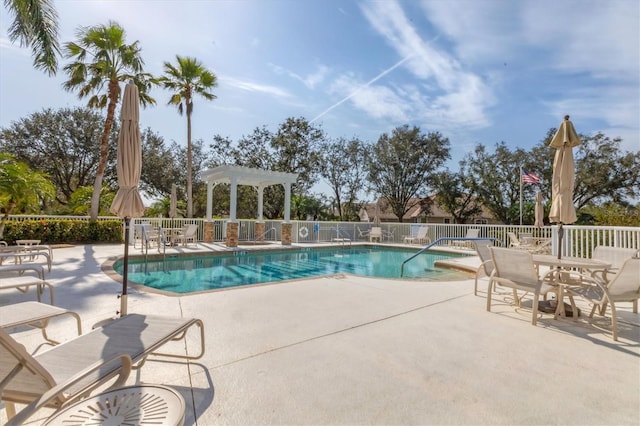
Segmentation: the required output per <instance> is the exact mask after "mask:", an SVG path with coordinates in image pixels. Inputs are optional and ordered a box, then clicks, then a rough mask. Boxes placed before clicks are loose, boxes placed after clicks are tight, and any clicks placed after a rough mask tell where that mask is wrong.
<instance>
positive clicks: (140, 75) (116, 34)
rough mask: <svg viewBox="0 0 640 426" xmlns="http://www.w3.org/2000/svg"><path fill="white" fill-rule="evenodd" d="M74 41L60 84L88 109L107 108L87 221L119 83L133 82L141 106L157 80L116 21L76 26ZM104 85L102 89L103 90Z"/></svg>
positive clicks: (95, 204) (95, 200)
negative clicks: (147, 69) (65, 78)
mask: <svg viewBox="0 0 640 426" xmlns="http://www.w3.org/2000/svg"><path fill="white" fill-rule="evenodd" d="M77 37H78V40H77V41H76V42H69V43H66V44H65V46H64V50H65V57H66V58H68V59H71V60H72V62H70V63H69V64H68V65H66V66H65V67H64V70H65V72H66V73H67V74H68V75H69V79H68V80H67V81H66V82H65V83H64V84H63V87H64V88H65V90H67V91H75V90H77V91H78V97H79V98H80V99H82V98H84V97H87V96H89V102H88V104H87V105H88V106H89V107H90V108H98V109H102V108H105V107H106V108H107V117H106V120H105V122H104V130H103V132H102V137H101V140H100V162H99V163H98V170H97V172H96V180H95V183H94V185H93V195H92V197H91V208H90V209H89V215H90V217H91V220H96V219H97V218H98V212H99V210H100V192H101V190H102V179H103V177H104V169H105V167H106V164H107V157H108V154H109V134H110V132H111V127H112V126H113V120H114V116H115V111H116V105H117V104H118V102H119V100H120V91H121V89H120V82H121V81H128V80H131V81H133V82H134V83H135V84H136V86H138V90H139V92H140V103H141V104H142V106H147V105H148V104H152V105H154V104H155V103H156V101H155V100H154V99H153V98H152V97H150V96H149V94H148V93H149V91H150V89H151V87H152V86H153V85H155V84H157V81H156V80H155V79H154V78H153V77H151V75H150V74H148V73H144V72H143V66H144V62H143V61H142V58H141V56H140V52H141V49H140V47H139V46H138V42H137V41H135V42H133V43H131V44H125V31H124V29H123V28H122V27H121V26H120V25H118V24H117V23H116V22H112V21H110V22H109V24H108V25H97V26H94V27H80V28H79V29H78V31H77ZM105 84H106V92H105V91H103V89H104V86H105Z"/></svg>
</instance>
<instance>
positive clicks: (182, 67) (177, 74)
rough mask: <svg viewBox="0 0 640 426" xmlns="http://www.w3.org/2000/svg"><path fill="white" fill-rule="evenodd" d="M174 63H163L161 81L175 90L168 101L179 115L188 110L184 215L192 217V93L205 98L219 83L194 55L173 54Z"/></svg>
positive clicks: (210, 98) (209, 97)
mask: <svg viewBox="0 0 640 426" xmlns="http://www.w3.org/2000/svg"><path fill="white" fill-rule="evenodd" d="M176 60H177V61H178V64H177V66H174V65H172V64H170V63H169V62H165V63H164V76H163V77H161V78H160V79H159V80H160V83H161V84H162V85H163V86H164V88H165V89H169V90H172V91H174V93H173V95H171V99H169V102H168V105H176V106H177V107H178V112H179V113H180V115H182V114H183V113H184V112H185V110H186V113H187V217H193V189H192V188H193V183H192V178H193V176H192V168H193V165H192V162H193V160H192V158H191V113H192V112H193V95H195V94H198V95H200V96H202V97H203V98H205V99H206V100H209V101H210V100H213V99H215V98H216V96H214V95H213V94H212V93H209V92H208V91H207V90H208V89H211V88H213V87H216V86H217V85H218V82H217V78H216V76H215V74H213V73H212V72H210V71H208V70H207V69H206V68H205V67H204V65H202V63H201V62H200V61H198V60H197V59H196V58H189V57H181V56H179V55H176Z"/></svg>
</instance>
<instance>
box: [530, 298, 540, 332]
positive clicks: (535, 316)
mask: <svg viewBox="0 0 640 426" xmlns="http://www.w3.org/2000/svg"><path fill="white" fill-rule="evenodd" d="M539 300H540V291H539V290H536V292H535V293H534V295H533V306H531V310H532V311H533V313H532V314H531V325H536V324H537V322H538V302H539Z"/></svg>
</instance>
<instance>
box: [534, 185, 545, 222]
mask: <svg viewBox="0 0 640 426" xmlns="http://www.w3.org/2000/svg"><path fill="white" fill-rule="evenodd" d="M534 217H535V222H534V223H533V226H535V227H536V228H542V226H543V225H544V206H543V205H542V192H540V191H538V192H536V206H535V209H534Z"/></svg>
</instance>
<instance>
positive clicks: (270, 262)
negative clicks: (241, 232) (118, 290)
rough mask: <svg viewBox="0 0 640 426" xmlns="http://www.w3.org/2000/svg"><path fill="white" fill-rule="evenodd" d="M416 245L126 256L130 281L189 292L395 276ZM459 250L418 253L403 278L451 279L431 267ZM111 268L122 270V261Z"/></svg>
mask: <svg viewBox="0 0 640 426" xmlns="http://www.w3.org/2000/svg"><path fill="white" fill-rule="evenodd" d="M414 253H416V250H411V249H399V248H390V247H375V246H358V247H349V248H347V247H344V248H343V247H341V248H318V249H315V248H314V249H306V250H305V249H302V250H278V251H275V250H267V251H242V252H236V253H225V254H215V255H210V256H197V257H196V256H192V257H177V256H176V257H167V258H166V260H165V261H164V262H163V261H162V259H159V260H149V262H148V263H147V264H146V265H145V262H144V260H142V261H140V260H130V261H129V276H128V279H129V280H130V281H134V282H136V283H139V284H143V285H145V286H148V287H152V288H155V289H158V290H163V291H169V292H174V293H192V292H198V291H204V290H213V289H220V288H228V287H236V286H242V285H248V284H258V283H268V282H274V281H283V280H292V279H300V278H309V277H317V276H322V275H331V274H339V273H349V274H355V275H362V276H368V277H379V278H400V266H401V264H402V262H403V261H404V260H406V259H407V258H408V257H410V256H411V255H413V254H414ZM461 256H464V255H456V254H448V253H446V254H445V253H438V252H433V253H429V252H427V253H423V254H420V255H419V256H417V257H416V258H415V259H413V260H411V261H410V262H408V263H407V264H405V268H404V277H403V278H409V279H410V278H421V279H431V280H453V279H460V278H465V277H468V275H465V274H464V273H463V272H459V271H455V270H452V269H447V268H436V267H434V262H435V261H436V260H444V259H451V258H453V257H461ZM114 269H115V270H116V271H117V272H118V273H120V274H122V262H116V264H115V265H114Z"/></svg>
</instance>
